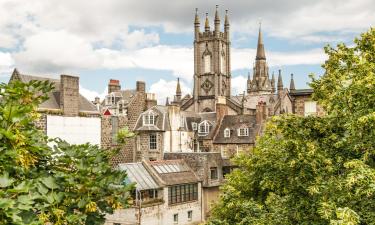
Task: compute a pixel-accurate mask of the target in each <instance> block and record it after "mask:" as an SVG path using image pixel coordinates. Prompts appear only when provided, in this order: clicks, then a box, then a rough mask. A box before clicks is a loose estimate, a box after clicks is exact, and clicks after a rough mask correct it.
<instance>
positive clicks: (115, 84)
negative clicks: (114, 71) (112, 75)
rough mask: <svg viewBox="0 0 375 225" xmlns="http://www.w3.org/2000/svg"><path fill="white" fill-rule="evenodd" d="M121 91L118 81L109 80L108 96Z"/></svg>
mask: <svg viewBox="0 0 375 225" xmlns="http://www.w3.org/2000/svg"><path fill="white" fill-rule="evenodd" d="M119 90H121V86H120V81H119V80H114V79H110V80H109V84H108V94H110V93H112V92H115V91H119Z"/></svg>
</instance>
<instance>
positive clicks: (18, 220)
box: [0, 81, 132, 224]
mask: <svg viewBox="0 0 375 225" xmlns="http://www.w3.org/2000/svg"><path fill="white" fill-rule="evenodd" d="M52 89H53V85H52V84H50V83H48V82H47V81H45V82H41V81H31V82H29V83H21V82H18V81H14V82H11V83H10V84H9V85H6V84H0V90H2V91H1V93H0V96H1V100H0V224H48V223H50V224H103V223H104V215H105V213H112V212H113V210H114V209H117V208H121V207H126V206H127V201H128V196H129V190H130V189H131V188H132V186H126V185H123V181H124V180H125V177H126V173H124V172H121V171H118V170H114V169H112V167H111V165H110V164H109V159H110V157H111V156H112V154H114V153H111V152H109V151H104V150H102V149H100V148H99V147H98V146H95V145H90V144H83V145H69V144H68V143H66V142H65V141H62V140H59V139H54V140H48V139H47V137H46V135H45V134H44V133H43V132H42V131H39V130H38V129H37V128H36V127H35V124H34V123H33V122H34V121H35V120H37V119H38V118H39V117H40V115H39V114H38V113H37V107H38V105H39V104H40V103H42V102H43V101H45V100H46V99H47V98H48V97H47V96H48V92H50V91H51V90H52ZM127 135H130V134H127V133H124V134H123V137H126V136H127ZM49 141H53V142H54V145H53V147H50V146H52V144H51V143H50V144H48V145H47V143H48V142H49Z"/></svg>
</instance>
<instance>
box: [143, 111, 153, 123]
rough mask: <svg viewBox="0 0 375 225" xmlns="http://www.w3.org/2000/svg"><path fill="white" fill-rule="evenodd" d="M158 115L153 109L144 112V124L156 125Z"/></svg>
mask: <svg viewBox="0 0 375 225" xmlns="http://www.w3.org/2000/svg"><path fill="white" fill-rule="evenodd" d="M155 120H156V115H155V114H154V113H153V112H152V111H151V112H148V113H145V114H143V126H152V125H155Z"/></svg>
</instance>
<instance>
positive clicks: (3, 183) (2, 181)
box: [0, 172, 14, 188]
mask: <svg viewBox="0 0 375 225" xmlns="http://www.w3.org/2000/svg"><path fill="white" fill-rule="evenodd" d="M13 182H14V179H12V178H9V174H8V173H7V172H5V173H4V174H2V175H1V176H0V187H1V188H6V187H9V186H10V185H12V184H13Z"/></svg>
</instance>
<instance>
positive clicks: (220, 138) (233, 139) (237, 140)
mask: <svg viewBox="0 0 375 225" xmlns="http://www.w3.org/2000/svg"><path fill="white" fill-rule="evenodd" d="M226 128H229V129H230V131H231V132H230V133H231V134H230V137H224V130H225V129H226ZM239 128H249V136H241V137H240V136H238V134H237V130H238V129H239ZM218 129H219V130H218V132H217V134H216V136H215V138H214V140H213V142H214V143H215V144H253V143H255V137H256V134H257V129H258V126H257V124H256V116H253V115H226V116H224V118H223V120H222V122H221V125H220V127H219V128H218Z"/></svg>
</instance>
